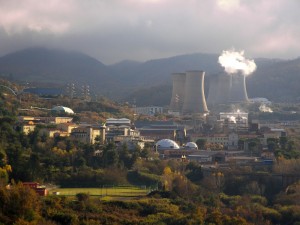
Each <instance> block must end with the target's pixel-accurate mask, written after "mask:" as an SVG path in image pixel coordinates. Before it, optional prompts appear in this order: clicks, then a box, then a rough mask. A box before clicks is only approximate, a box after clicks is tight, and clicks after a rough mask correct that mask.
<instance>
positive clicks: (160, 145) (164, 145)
mask: <svg viewBox="0 0 300 225" xmlns="http://www.w3.org/2000/svg"><path fill="white" fill-rule="evenodd" d="M155 148H156V150H157V151H161V150H167V149H180V147H179V145H178V144H177V143H176V142H175V141H173V140H171V139H162V140H159V141H158V142H156V144H155Z"/></svg>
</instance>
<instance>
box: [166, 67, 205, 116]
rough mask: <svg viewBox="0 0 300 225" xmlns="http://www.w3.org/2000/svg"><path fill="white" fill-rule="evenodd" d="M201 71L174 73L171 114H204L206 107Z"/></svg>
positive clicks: (203, 74)
mask: <svg viewBox="0 0 300 225" xmlns="http://www.w3.org/2000/svg"><path fill="white" fill-rule="evenodd" d="M204 76H205V72H203V71H198V70H195V71H187V72H186V73H174V74H173V75H172V79H173V90H172V97H171V103H170V111H169V112H170V113H173V114H178V115H180V114H199V113H200V114H206V113H208V108H207V105H206V99H205V94H204Z"/></svg>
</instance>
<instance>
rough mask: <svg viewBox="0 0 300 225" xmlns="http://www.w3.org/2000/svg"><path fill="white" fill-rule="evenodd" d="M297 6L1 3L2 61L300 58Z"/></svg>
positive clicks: (289, 1) (107, 0)
mask: <svg viewBox="0 0 300 225" xmlns="http://www.w3.org/2000/svg"><path fill="white" fill-rule="evenodd" d="M299 12H300V1H299V0H47V1H39V0H0V55H1V56H2V55H5V54H7V53H10V52H14V51H16V50H20V49H24V48H27V47H31V46H46V47H51V48H63V49H70V50H76V51H81V52H84V53H86V54H88V55H90V56H92V57H95V58H97V59H98V60H100V61H102V62H103V63H105V64H111V63H115V62H118V61H121V60H123V59H131V60H138V61H145V60H149V59H155V58H162V57H168V56H174V55H178V54H186V53H195V52H207V53H221V52H222V50H224V49H230V48H235V49H236V50H245V55H246V56H247V57H250V58H251V57H273V58H295V57H298V56H300V13H299Z"/></svg>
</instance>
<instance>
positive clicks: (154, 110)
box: [135, 106, 164, 116]
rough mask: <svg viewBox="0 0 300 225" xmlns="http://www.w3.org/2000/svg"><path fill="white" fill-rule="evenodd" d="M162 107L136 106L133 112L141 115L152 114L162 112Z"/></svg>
mask: <svg viewBox="0 0 300 225" xmlns="http://www.w3.org/2000/svg"><path fill="white" fill-rule="evenodd" d="M163 112H164V108H163V107H160V106H146V107H136V108H135V113H136V114H141V115H148V116H154V115H155V114H162V113H163Z"/></svg>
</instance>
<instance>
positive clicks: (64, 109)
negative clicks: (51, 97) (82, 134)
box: [51, 106, 74, 114]
mask: <svg viewBox="0 0 300 225" xmlns="http://www.w3.org/2000/svg"><path fill="white" fill-rule="evenodd" d="M51 111H54V112H57V113H67V114H74V111H73V110H72V109H70V108H68V107H65V106H55V107H53V108H52V109H51Z"/></svg>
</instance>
